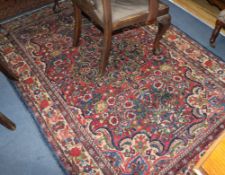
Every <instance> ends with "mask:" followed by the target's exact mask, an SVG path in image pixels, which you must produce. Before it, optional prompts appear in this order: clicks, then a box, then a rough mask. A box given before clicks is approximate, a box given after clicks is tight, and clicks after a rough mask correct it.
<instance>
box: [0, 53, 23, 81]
mask: <svg viewBox="0 0 225 175" xmlns="http://www.w3.org/2000/svg"><path fill="white" fill-rule="evenodd" d="M2 60H3V58H2V56H1V55H0V71H1V72H3V73H4V74H5V75H6V76H7V77H8V78H9V79H11V80H15V81H18V80H19V77H18V76H17V75H16V74H14V73H13V72H12V71H11V70H10V69H9V68H8V67H7V65H6V64H5V63H4V62H3V61H2Z"/></svg>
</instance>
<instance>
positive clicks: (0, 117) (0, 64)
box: [0, 55, 18, 130]
mask: <svg viewBox="0 0 225 175" xmlns="http://www.w3.org/2000/svg"><path fill="white" fill-rule="evenodd" d="M0 71H1V72H3V73H4V74H5V75H6V76H7V77H8V78H9V79H11V80H16V81H18V76H17V75H15V74H14V73H13V72H12V71H11V70H10V69H9V68H8V67H7V65H6V64H5V62H4V61H3V58H2V56H1V55H0ZM0 124H1V125H3V126H4V127H6V128H8V129H10V130H15V129H16V125H15V124H14V123H13V122H12V121H11V120H10V119H9V118H8V117H6V116H5V115H4V114H3V113H1V112H0Z"/></svg>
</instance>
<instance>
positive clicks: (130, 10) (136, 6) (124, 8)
mask: <svg viewBox="0 0 225 175" xmlns="http://www.w3.org/2000/svg"><path fill="white" fill-rule="evenodd" d="M96 5H97V6H96V14H97V16H98V17H99V19H100V20H101V21H102V20H103V8H102V3H101V0H96ZM111 9H112V22H113V23H114V22H118V21H120V20H122V19H124V18H127V17H129V16H131V15H132V16H133V15H135V14H138V13H148V0H111Z"/></svg>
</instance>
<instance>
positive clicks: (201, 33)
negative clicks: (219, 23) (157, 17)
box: [162, 0, 225, 61]
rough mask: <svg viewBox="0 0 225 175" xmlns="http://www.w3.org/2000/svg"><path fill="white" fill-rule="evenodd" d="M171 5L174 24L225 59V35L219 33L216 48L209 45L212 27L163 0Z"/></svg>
mask: <svg viewBox="0 0 225 175" xmlns="http://www.w3.org/2000/svg"><path fill="white" fill-rule="evenodd" d="M162 1H163V2H165V3H166V4H168V5H169V6H170V14H171V16H172V24H173V25H175V26H176V27H178V28H179V29H180V30H182V31H183V32H185V33H186V34H187V35H189V36H190V37H191V38H192V39H194V40H196V41H197V42H198V43H200V44H201V45H202V46H204V47H205V48H207V49H208V50H210V51H211V52H213V53H214V54H215V55H217V56H218V57H220V58H221V59H222V60H223V61H225V37H224V36H222V35H219V36H218V38H217V40H216V48H211V47H210V46H209V38H210V36H211V33H212V29H211V28H210V27H208V26H207V25H206V24H204V23H202V22H201V21H199V20H198V19H197V18H195V17H193V16H192V15H190V14H188V13H186V12H185V11H184V10H183V9H181V8H179V7H177V6H176V5H174V4H173V3H171V2H169V1H168V0H162Z"/></svg>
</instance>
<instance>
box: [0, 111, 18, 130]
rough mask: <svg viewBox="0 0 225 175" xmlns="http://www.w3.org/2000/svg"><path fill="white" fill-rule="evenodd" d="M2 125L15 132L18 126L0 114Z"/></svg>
mask: <svg viewBox="0 0 225 175" xmlns="http://www.w3.org/2000/svg"><path fill="white" fill-rule="evenodd" d="M0 124H2V125H3V126H4V127H6V128H8V129H10V130H15V129H16V125H15V123H13V122H12V121H11V120H10V119H8V118H7V117H6V116H5V115H4V114H3V113H1V112H0Z"/></svg>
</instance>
